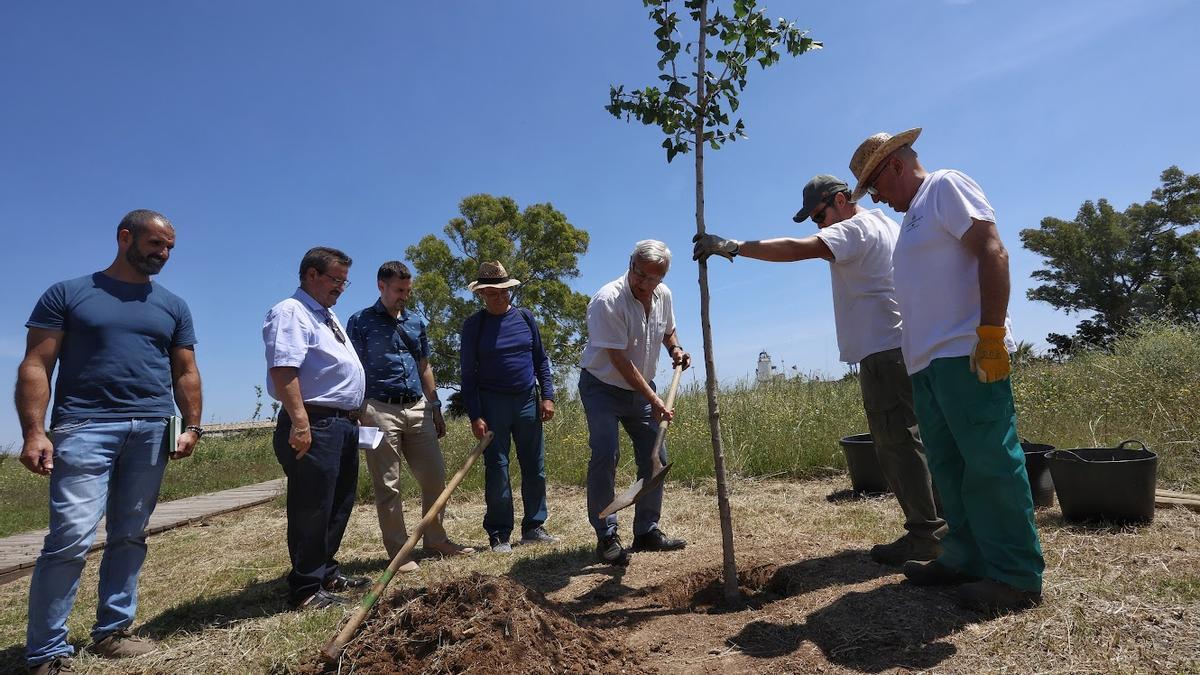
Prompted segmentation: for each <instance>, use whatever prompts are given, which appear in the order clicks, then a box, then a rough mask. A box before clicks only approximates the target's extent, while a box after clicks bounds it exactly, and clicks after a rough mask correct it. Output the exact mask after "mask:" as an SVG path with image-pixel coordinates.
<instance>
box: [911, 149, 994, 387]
mask: <svg viewBox="0 0 1200 675" xmlns="http://www.w3.org/2000/svg"><path fill="white" fill-rule="evenodd" d="M971 219H975V220H982V221H987V222H991V223H995V222H996V213H995V211H993V210H992V205H991V204H989V203H988V200H987V197H985V196H983V190H982V189H981V188H980V187H979V185H978V184H977V183H976V182H975V181H973V180H971V179H970V177H968V176H967V175H966V174H963V173H960V172H958V171H954V170H953V169H942V170H939V171H934V172H932V173H930V174H929V175H928V176H926V177H925V181H924V182H922V183H921V187H919V188H917V194H916V195H915V196H914V197H913V200H912V203H911V204H910V205H909V207H908V213H905V214H904V222H903V223H901V224H900V237H899V239H898V240H897V241H896V252H895V254H894V256H893V258H892V263H893V266H894V268H895V272H894V274H895V279H896V300H897V302H899V303H900V314H901V316H903V317H904V331H903V336H902V339H901V348H902V349H903V350H904V363H905V366H906V367H907V368H908V372H909V374H913V373H916V372H918V371H920V370H924V369H925V368H926V367H928V366H929V363H930V362H931V361H933V360H934V359H940V358H951V357H958V356H968V355H970V353H971V350H972V349H973V348H974V346H975V341H976V334H975V329H976V328H978V327H979V314H980V305H979V261H978V260H977V259H976V258H975V256H974V255H973V254H972V253H971V252H970V251H969V250H967V247H966V246H964V245H963V243H962V241H961V239H962V236H963V235H964V234H966V232H967V230H969V229H970V228H971ZM1004 326H1005V328H1006V329H1007V332H1006V334H1005V336H1004V344H1005V346H1006V347H1007V348H1008V351H1009V352H1010V353H1011V352H1012V351H1013V350H1014V349H1015V348H1016V343H1015V342H1014V341H1013V338H1012V327H1011V322H1010V321H1009V320H1008V317H1007V316H1006V317H1005V319H1004Z"/></svg>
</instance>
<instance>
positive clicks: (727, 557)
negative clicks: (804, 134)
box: [694, 0, 738, 602]
mask: <svg viewBox="0 0 1200 675" xmlns="http://www.w3.org/2000/svg"><path fill="white" fill-rule="evenodd" d="M707 28H708V0H704V2H703V3H702V4H701V5H700V42H699V49H698V51H697V55H696V105H697V106H698V107H699V108H700V112H699V113H698V114H697V115H696V128H695V131H694V133H695V135H696V233H697V234H701V235H702V234H704V120H705V115H704V110H705V101H704V97H705V64H704V56H705V51H704V50H705V38H706V37H707V36H706V31H707ZM708 297H709V296H708V262H707V261H703V260H702V261H700V328H701V331H702V333H703V335H704V389H705V391H706V392H707V393H708V426H709V433H710V434H711V435H712V446H713V471H714V473H715V474H716V476H717V509H718V511H719V512H720V516H721V549H722V551H723V553H724V577H725V579H724V584H723V586H722V588H723V589H724V592H725V599H726V600H728V601H730V602H732V601H735V600H737V598H738V579H737V562H736V561H735V560H734V556H733V519H732V517H731V516H730V513H729V493H728V489H727V488H726V485H725V450H724V449H723V448H722V446H721V410H720V407H719V406H718V404H717V370H716V365H715V362H714V359H713V344H712V324H711V323H710V322H709V312H708Z"/></svg>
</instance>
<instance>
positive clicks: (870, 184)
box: [867, 155, 892, 197]
mask: <svg viewBox="0 0 1200 675" xmlns="http://www.w3.org/2000/svg"><path fill="white" fill-rule="evenodd" d="M890 161H892V156H891V155H888V156H887V157H884V158H883V161H882V162H880V163H879V168H878V169H875V173H874V174H872V175H871V178H870V179H868V180H867V194H869V195H871V196H872V197H878V196H879V190H878V189H877V188H876V187H875V181H877V180H879V177H880V176H882V175H883V170H884V169H886V168H887V165H888V162H890Z"/></svg>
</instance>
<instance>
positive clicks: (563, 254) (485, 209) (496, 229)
mask: <svg viewBox="0 0 1200 675" xmlns="http://www.w3.org/2000/svg"><path fill="white" fill-rule="evenodd" d="M458 212H459V214H460V216H459V217H457V218H453V219H451V220H450V222H448V223H447V224H446V226H445V227H444V228H442V233H443V235H444V238H439V237H437V236H436V235H432V234H429V235H426V236H425V237H423V238H422V239H421V241H420V242H418V243H416V244H414V245H413V246H409V247H408V249H407V250H405V252H404V254H405V256H406V257H407V259H408V261H409V262H410V263H412V265H413V267H414V269H415V273H414V277H415V279H414V281H413V307H414V309H415V310H416V311H417V312H418V313H420V314H421V316H422V317H423V318H424V319H425V321H426V322H427V323H428V325H429V328H428V330H429V342H430V351H431V352H432V354H431V356H430V359H429V360H430V363H431V365H432V366H433V372H434V376H435V377H436V379H437V383H438V386H440V387H448V388H451V389H457V388H458V387H459V385H460V384H461V382H462V376H461V374H460V372H459V365H458V355H459V345H458V332H459V330H460V329H461V328H462V323H463V320H464V319H466V318H467V317H468V316H470V315H471V314H473V313H475V312H477V311H479V310H480V309H482V307H483V304H482V302H481V301H479V300H478V299H477V298H475V297H474V294H472V293H471V292H469V291H468V290H467V284H468V283H470V282H472V281H474V280H475V275H476V274H477V273H478V271H479V265H480V263H482V262H484V261H488V260H498V261H500V263H501V264H503V265H504V268H505V269H506V270H507V271H508V274H509V276H511V277H514V278H516V279H520V280H521V285H520V286H517V287H515V288H513V289H512V296H513V301H512V302H513V305H516V306H518V307H524V308H526V309H528V310H530V311H532V312H533V314H534V316H535V317H536V318H537V322H538V327H539V328H540V329H541V333H542V342H543V344H545V346H546V352H547V353H548V354H549V356H550V361H551V363H553V364H554V368H555V374H556V379H557V381H559V382H561V381H562V379H563V377H564V376H565V374H566V373H567V372H568V371H569V370H570V369H571V368H574V367H576V366H577V365H578V363H579V355H580V352H581V351H582V350H583V342H584V338H583V333H584V329H585V327H586V323H585V321H586V313H587V302H588V297H587V296H586V295H584V294H582V293H576V292H574V291H572V290H571V289H570V288H569V287H568V286H567V284H566V280H567V279H573V278H575V277H578V276H579V256H581V255H583V254H584V253H586V252H587V248H588V234H587V232H584V231H583V230H581V229H579V228H576V227H575V226H573V225H571V223H570V222H568V221H567V217H566V216H565V215H563V213H562V212H560V211H558V210H557V209H555V208H554V207H553V206H552V205H550V204H548V203H547V204H533V205H531V206H528V207H526V208H525V209H524V210H521V209H520V208H519V207H518V206H517V203H516V202H515V201H514V200H513V199H512V198H510V197H494V196H492V195H487V194H477V195H471V196H470V197H467V198H465V199H463V200H462V201H461V202H459V205H458Z"/></svg>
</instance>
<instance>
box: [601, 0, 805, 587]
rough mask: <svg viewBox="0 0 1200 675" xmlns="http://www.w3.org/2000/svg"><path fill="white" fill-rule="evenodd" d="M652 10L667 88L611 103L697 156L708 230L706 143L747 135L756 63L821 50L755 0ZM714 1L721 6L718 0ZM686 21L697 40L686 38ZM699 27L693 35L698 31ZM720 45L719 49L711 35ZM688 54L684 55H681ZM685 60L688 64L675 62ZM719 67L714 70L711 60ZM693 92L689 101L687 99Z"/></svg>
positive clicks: (716, 445) (671, 149)
mask: <svg viewBox="0 0 1200 675" xmlns="http://www.w3.org/2000/svg"><path fill="white" fill-rule="evenodd" d="M642 4H643V5H645V6H646V7H648V8H649V9H650V19H651V20H652V21H653V22H654V25H655V26H656V28H655V30H654V37H655V38H657V40H658V51H659V53H660V54H661V55H662V56H661V58H659V60H658V70H659V71H660V72H661V74H660V75H659V76H658V79H659V80H660V81H661V82H662V83H663V84H662V86H661V87H646V88H644V89H639V90H633V91H626V90H625V87H624V86H615V87H611V88H610V89H609V105H607V106H606V107H605V109H606V110H608V111H609V112H610V113H612V114H613V116H614V117H617V118H618V119H619V118H621V117H624V118H625V119H626V120H627V121H628V120H630V119H636V120H637V121H639V122H641V123H642V124H646V125H653V126H657V127H659V129H661V130H662V132H663V134H664V135H665V136H666V139H665V140H663V142H662V146H663V147H664V148H665V149H666V151H667V161H668V162H670V161H671V160H672V159H674V158H675V156H676V155H678V154H680V153H687V152H694V153H695V159H696V162H695V171H696V236H697V237H699V236H700V235H703V234H704V231H705V228H704V148H705V146H708V147H710V148H712V149H713V150H718V149H720V148H721V146H722V145H724V144H725V143H726V142H733V141H736V140H737V139H738V138H745V137H746V135H745V125H744V124H743V122H742V120H741V119H738V120H736V121H734V122H732V123H731V122H730V118H729V116H730V114H731V113H734V112H737V109H738V96H739V95H740V94H741V92H742V91H743V90H744V89H745V88H746V78H747V77H748V76H749V72H750V66H751V65H753V64H755V63H757V64H758V65H759V67H761V68H763V69H766V68H768V67H770V66H772V65H774V64H775V63H777V62H778V61H779V59H780V57H781V55H782V53H783V52H786V53H787V54H790V55H791V56H799V55H800V54H803V53H804V52H806V51H808V50H810V49H818V48H820V47H821V43H820V42H816V41H814V40H813V39H812V38H810V37H808V33H807V31H803V30H800V29H799V28H796V25H795V23H794V22H791V21H786V20H784V19H779V20H777V21H775V22H772V21H771V20H770V19H769V18H767V16H766V13H765V10H760V9H757V8H756V7H755V4H756V3H755V0H733V3H732V9H733V11H732V14H726V13H723V12H722V11H721V10H720V8H719V7H717V8H716V9H715V10H714V11H713V12H712V13H711V14H710V13H709V5H710V3H709V0H682V3H681V4H682V6H683V10H684V16H683V17H681V16H680V14H679V12H677V11H675V7H676V6H678V4H677V3H674V2H671V0H642ZM711 4H712V5H714V6H716V5H717V4H718V3H717V2H716V0H714V1H713V2H712V3H711ZM681 24H682V27H684V28H687V29H688V33H689V34H694V35H696V36H697V37H696V40H695V41H694V42H681V37H680V36H681V34H682V32H681ZM693 28H694V33H693V32H692V29H693ZM710 39H713V40H715V42H717V43H719V46H717V47H716V50H715V51H714V50H713V49H711V48H710V47H709V40H710ZM682 54H686V55H687V56H686V57H681V55H682ZM680 58H685V60H686V61H687V62H690V65H686V64H685V65H684V66H683V72H682V73H681V72H680V71H681V69H680V67H679V64H678V63H677V61H679V60H680ZM714 62H715V64H716V67H715V68H716V69H719V70H720V72H719V73H717V72H715V70H709V65H710V64H711V63H714ZM689 97H690V98H689ZM708 307H709V293H708V263H707V262H705V261H701V262H700V324H701V330H702V332H703V335H704V369H705V381H704V384H705V389H706V391H707V394H708V421H709V432H710V434H711V436H712V446H713V470H714V472H715V474H716V478H717V508H718V510H719V512H720V517H721V543H722V547H723V550H724V591H725V597H726V599H728V600H733V599H735V598H736V597H737V593H738V591H737V565H736V563H735V561H734V551H733V523H732V521H731V519H730V515H729V497H728V493H727V489H726V485H725V451H724V449H723V448H722V445H721V413H720V407H719V406H718V404H717V373H716V367H715V365H714V363H713V345H712V327H711V325H710V323H709V309H708Z"/></svg>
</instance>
